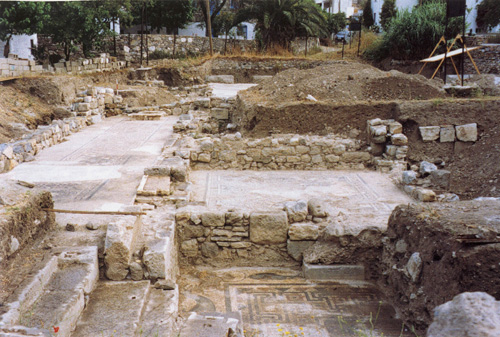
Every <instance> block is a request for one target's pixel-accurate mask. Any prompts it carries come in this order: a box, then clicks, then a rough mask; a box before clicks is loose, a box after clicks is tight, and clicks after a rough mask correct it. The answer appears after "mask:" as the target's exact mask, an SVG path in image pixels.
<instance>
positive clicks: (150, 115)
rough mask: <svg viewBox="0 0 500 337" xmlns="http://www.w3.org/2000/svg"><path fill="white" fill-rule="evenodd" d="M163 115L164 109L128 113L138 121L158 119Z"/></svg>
mask: <svg viewBox="0 0 500 337" xmlns="http://www.w3.org/2000/svg"><path fill="white" fill-rule="evenodd" d="M163 116H165V112H164V111H142V112H137V113H132V114H129V117H130V118H132V119H135V120H139V121H153V120H159V119H160V118H162V117H163Z"/></svg>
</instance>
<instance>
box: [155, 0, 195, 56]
mask: <svg viewBox="0 0 500 337" xmlns="http://www.w3.org/2000/svg"><path fill="white" fill-rule="evenodd" d="M150 6H151V8H150V10H149V11H148V12H149V13H150V15H149V20H148V21H149V23H150V25H151V28H152V29H156V30H157V31H158V32H159V31H160V30H161V29H162V28H166V29H167V32H172V33H173V35H174V48H173V51H172V56H173V57H175V47H176V40H177V34H178V29H179V28H184V27H185V26H186V25H187V24H188V23H189V22H190V21H191V20H192V19H193V13H194V7H193V4H192V1H191V0H176V1H166V0H154V1H152V2H151V5H150Z"/></svg>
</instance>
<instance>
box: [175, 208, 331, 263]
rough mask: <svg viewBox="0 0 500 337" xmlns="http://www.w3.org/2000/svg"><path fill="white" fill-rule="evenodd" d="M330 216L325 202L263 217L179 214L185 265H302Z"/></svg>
mask: <svg viewBox="0 0 500 337" xmlns="http://www.w3.org/2000/svg"><path fill="white" fill-rule="evenodd" d="M328 215H329V214H328V213H327V212H326V211H325V209H324V206H323V205H322V202H321V201H320V200H317V199H312V200H310V201H309V202H307V201H303V200H301V201H297V202H289V203H286V204H285V205H284V208H283V210H276V211H264V212H261V211H253V212H243V211H240V210H227V211H220V210H216V211H214V210H207V209H206V208H192V207H189V206H188V207H185V208H182V209H179V210H178V211H177V212H176V214H175V221H176V224H177V227H176V228H177V231H178V236H179V240H180V252H181V254H182V256H183V257H184V258H186V259H191V260H193V259H194V260H196V259H198V258H206V259H215V258H218V259H230V258H232V257H234V258H238V257H239V258H248V257H250V256H253V255H259V254H269V255H270V256H274V257H276V256H277V255H278V256H281V257H282V258H286V259H287V260H291V259H290V257H291V258H293V259H294V260H296V261H301V260H302V252H303V251H304V250H305V249H306V248H307V247H308V246H310V244H308V243H314V241H315V240H316V239H317V238H318V236H319V233H320V231H321V230H322V229H324V228H325V227H326V225H327V224H326V222H327V221H328ZM301 242H302V244H301ZM289 252H290V256H289V255H288V253H289Z"/></svg>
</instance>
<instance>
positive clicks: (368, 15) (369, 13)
mask: <svg viewBox="0 0 500 337" xmlns="http://www.w3.org/2000/svg"><path fill="white" fill-rule="evenodd" d="M374 24H375V21H374V20H373V9H372V2H371V0H366V2H365V6H364V7H363V25H364V26H365V27H366V28H370V27H371V26H373V25H374Z"/></svg>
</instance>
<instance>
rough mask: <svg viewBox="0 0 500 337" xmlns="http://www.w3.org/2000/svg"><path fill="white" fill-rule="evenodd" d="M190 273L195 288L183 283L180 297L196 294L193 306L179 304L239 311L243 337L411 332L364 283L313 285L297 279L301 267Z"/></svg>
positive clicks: (394, 335)
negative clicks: (405, 328)
mask: <svg viewBox="0 0 500 337" xmlns="http://www.w3.org/2000/svg"><path fill="white" fill-rule="evenodd" d="M183 272H185V271H183ZM187 272H189V271H187ZM181 274H182V273H181ZM194 275H197V276H195V278H196V279H197V281H196V283H197V284H198V286H197V287H189V286H188V287H187V288H188V289H189V290H187V293H186V292H184V293H183V295H184V296H181V300H182V299H183V298H184V300H186V298H188V297H189V298H191V299H193V298H196V299H197V300H196V304H195V305H194V306H193V307H192V308H189V307H188V306H184V308H185V309H187V311H198V312H202V311H203V310H205V309H211V310H217V311H221V310H225V311H226V312H234V311H241V314H242V317H243V327H244V330H245V336H246V337H250V336H261V337H274V336H309V337H313V336H314V337H327V336H331V337H337V336H356V337H359V336H372V337H375V336H384V337H399V336H411V334H409V332H408V331H402V328H403V326H402V323H401V321H399V320H397V319H396V318H395V312H394V309H393V308H392V307H391V306H390V305H389V304H387V303H386V302H385V301H384V300H383V297H382V294H381V293H380V291H379V290H378V289H377V288H376V287H375V286H374V285H372V284H371V283H368V282H363V281H340V280H339V281H334V282H320V283H314V282H311V281H308V280H305V279H303V278H301V277H300V271H295V270H290V269H283V268H280V269H273V268H271V269H265V270H264V269H260V270H259V268H233V269H225V270H212V271H206V270H204V271H202V272H199V269H198V271H194ZM183 277H186V276H183ZM190 277H193V270H191V276H188V278H190ZM204 278H206V279H207V281H206V282H207V283H205V282H204V281H203V279H204ZM217 279H219V280H217ZM230 279H232V281H229V282H227V281H228V280H230ZM193 280H194V279H193V278H191V280H190V281H191V282H192V281H193ZM188 283H189V282H188ZM181 284H184V285H186V283H184V282H182V281H181ZM184 289H186V288H184ZM196 294H197V296H196ZM222 299H223V300H224V303H221V301H222ZM193 304H194V303H193ZM181 307H182V305H181Z"/></svg>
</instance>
